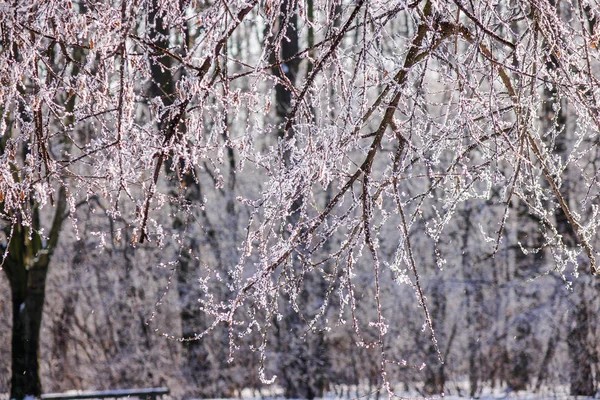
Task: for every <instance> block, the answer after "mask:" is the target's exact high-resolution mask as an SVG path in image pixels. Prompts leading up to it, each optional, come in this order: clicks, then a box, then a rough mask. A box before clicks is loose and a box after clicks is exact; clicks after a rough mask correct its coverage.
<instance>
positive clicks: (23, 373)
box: [4, 188, 66, 400]
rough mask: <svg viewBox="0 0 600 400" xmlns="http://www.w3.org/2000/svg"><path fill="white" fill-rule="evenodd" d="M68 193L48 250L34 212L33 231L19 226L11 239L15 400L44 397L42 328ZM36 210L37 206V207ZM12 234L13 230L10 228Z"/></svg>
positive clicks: (61, 199) (8, 270) (8, 267)
mask: <svg viewBox="0 0 600 400" xmlns="http://www.w3.org/2000/svg"><path fill="white" fill-rule="evenodd" d="M65 206H66V200H65V189H64V188H61V189H60V191H59V193H58V200H57V204H56V211H55V216H54V220H53V223H52V229H51V230H50V236H49V239H48V243H47V245H46V247H45V248H44V247H43V246H42V239H41V237H40V236H39V235H38V234H37V232H38V231H39V217H38V214H37V210H36V209H35V208H34V218H33V229H32V232H30V230H29V228H26V227H24V226H23V225H22V224H19V223H15V224H14V225H13V228H12V237H10V232H7V234H8V235H7V236H9V237H10V242H9V243H10V244H9V248H8V256H7V257H6V260H5V262H4V272H5V274H6V276H7V278H8V282H9V284H10V291H11V296H12V305H13V307H12V309H13V331H12V341H11V351H12V353H11V357H12V358H11V361H12V378H11V391H10V397H11V399H16V400H22V399H23V398H25V396H35V397H39V396H40V395H41V394H42V384H41V380H40V328H41V325H42V314H43V310H44V298H45V293H46V276H47V274H48V265H49V263H50V259H51V257H52V253H53V251H54V248H55V247H56V244H57V242H58V234H59V232H60V228H61V225H62V220H63V213H64V212H65ZM34 207H35V205H34ZM9 230H10V228H9Z"/></svg>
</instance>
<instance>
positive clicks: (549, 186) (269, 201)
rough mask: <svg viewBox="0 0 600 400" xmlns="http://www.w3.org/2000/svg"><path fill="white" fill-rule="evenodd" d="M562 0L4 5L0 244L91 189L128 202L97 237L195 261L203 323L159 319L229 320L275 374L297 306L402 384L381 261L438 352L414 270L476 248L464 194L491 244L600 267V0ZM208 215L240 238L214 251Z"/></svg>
mask: <svg viewBox="0 0 600 400" xmlns="http://www.w3.org/2000/svg"><path fill="white" fill-rule="evenodd" d="M557 3H558V2H554V1H552V0H543V1H534V2H528V1H500V2H497V1H478V2H465V1H463V0H452V1H451V0H427V1H418V0H417V1H414V2H407V1H380V0H369V1H367V0H358V1H352V2H345V1H314V3H313V2H312V1H304V0H264V1H258V0H235V1H214V2H213V1H195V0H193V1H191V2H190V1H187V2H186V1H179V0H164V1H162V0H160V1H159V0H123V1H120V2H117V1H112V2H109V1H80V2H77V1H75V2H74V1H71V0H69V1H53V0H48V1H31V2H29V1H27V2H26V1H23V2H18V1H17V2H14V4H9V3H4V4H2V5H0V36H1V37H0V39H1V42H0V82H1V84H0V135H1V139H0V144H1V147H0V148H1V155H0V174H1V175H0V201H1V208H0V214H1V218H2V222H1V223H2V224H3V227H4V230H5V232H7V235H6V238H5V239H4V242H3V261H5V260H8V257H9V253H10V251H11V250H10V245H9V243H10V242H11V240H14V238H13V237H12V236H11V232H13V231H14V230H15V227H16V226H21V227H27V228H28V229H29V236H30V237H32V235H33V236H36V235H40V237H41V238H43V242H44V243H45V244H44V246H46V245H47V244H48V243H49V244H50V245H51V246H55V245H56V241H57V238H56V237H57V236H58V231H59V230H60V224H59V223H58V220H59V219H60V218H63V217H64V218H66V219H67V221H69V220H70V221H71V223H72V226H73V229H74V230H75V232H76V233H77V232H79V231H78V229H79V227H80V221H78V217H77V215H78V210H79V209H81V208H82V207H92V208H95V209H99V210H102V212H103V213H105V216H106V218H107V219H108V220H109V221H110V225H104V226H103V227H102V228H101V229H98V230H97V231H95V232H93V235H95V237H98V240H99V243H100V244H101V245H102V246H105V247H107V248H110V247H111V246H113V245H119V244H120V243H124V245H125V246H133V247H136V246H146V245H147V243H151V244H152V246H159V247H161V248H165V249H174V250H173V252H172V255H173V257H172V259H171V260H170V261H169V262H168V264H167V265H168V266H169V268H172V269H173V271H176V270H177V269H178V268H181V265H180V263H181V262H183V261H182V260H184V259H185V260H186V261H185V262H186V263H189V262H191V263H192V264H194V265H195V268H197V275H198V279H199V282H198V283H197V282H194V285H196V284H198V285H199V294H198V297H199V307H200V309H201V311H202V312H203V313H204V314H205V318H206V321H208V322H206V324H205V326H203V327H201V329H200V330H198V331H195V332H191V334H190V332H183V333H182V332H179V331H169V329H166V328H164V327H160V326H157V327H156V329H157V331H158V332H159V333H160V334H162V335H164V336H166V337H171V338H175V339H180V340H197V339H201V338H204V337H205V335H206V334H207V333H209V332H211V331H213V330H215V329H220V327H221V326H225V327H226V329H227V332H228V333H227V336H228V341H229V343H228V347H229V353H230V354H229V357H232V358H234V357H235V355H236V349H238V348H239V346H241V345H243V344H244V343H247V341H249V342H251V343H252V344H250V347H251V348H252V349H254V350H255V351H257V353H258V354H259V356H258V357H259V358H260V360H261V367H260V368H261V374H262V379H264V380H265V381H268V380H269V379H270V378H271V376H268V375H269V374H268V373H267V372H266V371H265V368H266V367H265V365H266V364H265V363H266V362H267V361H266V360H267V354H268V349H269V346H270V343H269V340H270V339H269V338H270V334H271V333H270V332H271V331H272V330H274V329H277V326H276V325H277V324H278V321H281V320H282V319H285V314H286V313H287V312H289V311H284V310H286V309H287V308H286V307H291V309H292V311H291V312H293V313H295V314H297V315H298V317H299V319H300V320H301V321H302V324H301V325H302V326H303V328H301V329H302V331H303V332H304V333H303V334H309V332H311V331H314V332H323V331H327V330H329V329H330V328H331V327H335V326H339V325H340V324H345V323H347V324H350V325H352V327H353V330H354V332H355V334H356V340H357V342H358V343H359V345H361V346H365V347H369V348H370V347H374V348H377V349H379V350H380V351H379V353H380V355H381V357H380V360H379V371H380V372H381V374H382V375H381V376H382V378H383V381H384V384H385V385H387V378H386V373H387V372H386V371H387V370H388V369H389V368H396V366H397V365H400V366H405V365H407V363H406V361H403V360H401V359H398V360H396V359H391V358H390V357H388V356H386V352H388V351H389V346H388V345H387V337H388V336H387V332H388V329H389V324H390V321H391V320H393V319H394V318H393V316H392V315H389V313H388V314H386V304H387V302H388V301H390V300H389V299H388V297H389V298H393V292H391V293H390V292H389V291H382V289H381V288H382V285H384V283H383V281H386V284H387V282H391V281H395V282H396V283H397V284H398V286H397V289H396V290H398V291H405V290H406V289H407V288H408V289H409V290H410V289H411V288H412V290H414V293H415V297H416V301H417V302H418V303H419V305H420V307H421V309H422V310H423V317H422V318H423V320H424V321H425V325H424V326H426V330H427V331H428V332H429V336H430V340H431V341H432V343H433V344H434V347H435V353H436V355H437V357H438V358H439V359H440V360H442V359H443V358H444V354H442V353H443V349H439V348H438V345H437V341H436V335H435V333H434V332H435V330H434V323H433V321H432V320H433V318H432V316H431V313H430V312H429V309H428V300H427V299H426V298H425V293H424V289H423V284H422V279H420V272H421V271H422V270H423V269H424V268H426V266H425V265H424V264H427V265H429V267H427V268H431V265H434V266H435V267H436V268H439V269H444V268H447V267H448V266H449V265H459V264H460V263H461V262H465V258H464V257H465V255H464V254H465V253H464V252H463V253H462V255H461V254H457V253H456V251H455V250H456V247H455V245H454V244H453V243H459V234H458V233H457V232H459V230H457V227H458V226H461V224H462V222H461V221H463V219H464V218H463V217H464V214H463V212H464V210H467V209H468V210H475V211H472V212H473V213H475V214H477V215H478V217H477V221H478V222H477V226H474V227H471V228H470V229H471V230H472V231H477V233H476V234H477V235H479V237H480V249H479V251H480V252H481V254H480V255H479V256H481V257H482V258H485V257H488V259H489V260H493V259H497V258H501V257H504V255H503V254H504V253H503V252H504V251H505V250H506V249H508V248H509V246H508V245H511V246H519V247H520V251H522V252H526V253H527V252H544V251H549V252H550V254H551V262H549V263H547V264H546V267H545V268H546V272H550V271H551V270H552V271H553V272H551V273H553V274H557V275H558V276H560V277H561V279H564V281H565V282H568V281H570V280H571V277H570V276H571V275H570V274H571V271H574V273H575V276H576V275H577V271H578V270H579V271H582V272H584V273H586V274H591V275H596V274H598V273H599V268H600V267H599V266H598V263H597V257H598V248H599V245H600V243H599V241H598V232H597V229H598V221H599V219H598V212H599V208H598V194H599V187H600V186H599V182H598V176H599V172H598V167H599V162H600V159H599V158H598V132H599V131H600V114H599V112H600V111H599V110H600V108H599V104H600V102H599V98H598V96H600V82H599V81H598V79H599V78H598V71H599V70H598V66H599V63H598V61H599V60H598V59H599V57H600V49H599V46H600V44H599V43H598V34H599V33H600V31H599V30H598V27H597V25H598V20H599V15H598V10H599V9H600V8H599V7H598V4H592V2H576V1H574V2H560V4H557ZM567 117H568V118H567ZM565 121H566V122H565ZM55 209H60V210H64V211H62V212H61V214H63V213H64V215H59V216H58V218H55V219H54V223H53V224H51V227H52V229H50V230H45V231H44V230H43V229H42V225H43V223H48V222H50V220H51V218H46V216H47V215H50V214H52V213H53V212H54V210H55ZM468 212H469V213H470V212H471V211H468ZM211 213H215V215H219V217H218V220H219V223H220V224H222V225H223V226H224V227H225V228H224V229H225V230H227V231H228V232H227V233H226V236H223V235H221V236H220V237H215V236H214V230H213V228H212V227H211V226H209V224H208V223H207V220H206V218H205V216H206V215H207V214H208V215H211ZM469 215H470V214H469ZM40 216H41V219H42V223H40V222H39V219H40ZM469 224H471V222H469ZM511 224H517V225H519V224H522V225H525V224H528V225H531V226H533V227H534V228H532V230H531V231H532V232H533V231H537V232H538V233H537V234H538V235H540V238H541V239H540V240H539V241H538V242H537V243H536V244H535V246H533V247H529V248H528V245H527V244H526V243H525V239H523V238H522V237H521V238H518V239H516V240H515V238H516V235H517V234H516V233H514V232H516V230H515V229H512V228H511V226H512V225H511ZM108 226H110V228H107V227H108ZM465 229H467V228H465ZM463 232H464V229H463ZM467 232H469V231H468V230H467ZM469 234H470V233H466V235H469ZM77 235H79V233H77ZM211 235H212V236H211ZM511 235H513V236H511ZM79 236H81V235H79ZM53 237H54V238H53ZM193 237H202V238H201V239H198V240H201V241H205V242H206V243H208V247H210V248H212V249H213V250H214V249H217V248H219V246H217V245H214V243H215V242H218V241H222V242H223V241H225V240H227V242H226V243H228V246H229V247H231V249H230V250H229V251H228V253H227V254H221V253H220V252H219V253H218V254H216V253H215V254H213V255H212V256H206V255H204V254H203V253H202V252H201V251H200V250H199V248H198V247H194V244H193V243H196V242H194V241H193V240H192V239H190V238H193ZM194 240H195V239H194ZM453 247H454V248H453ZM47 251H50V252H51V251H53V249H52V248H48V249H47ZM471 251H473V250H471ZM425 253H426V254H427V255H425ZM190 260H191V261H190ZM3 264H4V263H3ZM538 272H540V273H543V272H544V271H538ZM173 274H175V272H173ZM365 280H367V281H369V282H371V283H370V285H371V286H369V287H371V288H372V290H364V291H363V289H362V288H361V284H362V282H364V281H365ZM307 291H310V292H316V293H317V294H314V295H310V296H309V295H307ZM357 292H360V293H361V294H360V296H359V295H357ZM165 295H166V294H165ZM307 296H308V297H307ZM311 296H313V297H311ZM363 297H367V298H370V300H361V298H363ZM309 299H312V300H309ZM315 299H318V300H315ZM361 301H368V302H370V303H369V304H372V306H373V307H374V308H375V314H374V316H373V315H372V316H371V317H369V318H367V320H363V319H362V318H361V317H360V315H359V314H360V312H359V311H360V306H359V303H360V302H361ZM284 304H286V305H284ZM159 308H160V307H158V306H157V311H159ZM357 310H358V311H357ZM153 318H154V317H150V320H153ZM346 320H348V321H349V322H346ZM149 322H152V321H149ZM182 335H183V336H185V337H182ZM267 369H268V368H267ZM386 387H387V388H388V389H389V390H392V388H391V386H386Z"/></svg>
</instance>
